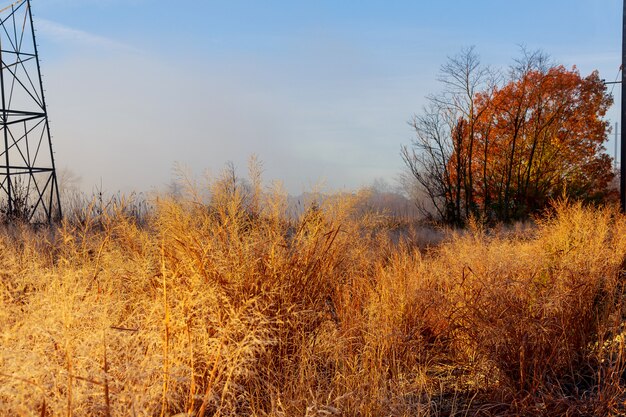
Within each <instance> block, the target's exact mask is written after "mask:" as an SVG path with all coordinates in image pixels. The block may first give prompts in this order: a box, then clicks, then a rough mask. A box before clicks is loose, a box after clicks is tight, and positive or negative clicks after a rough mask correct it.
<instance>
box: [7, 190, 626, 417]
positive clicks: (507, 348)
mask: <svg viewBox="0 0 626 417" xmlns="http://www.w3.org/2000/svg"><path fill="white" fill-rule="evenodd" d="M252 184H253V186H252V187H249V191H250V192H249V193H246V194H244V193H243V192H242V190H241V189H240V188H237V187H229V183H228V181H226V180H224V179H222V181H220V180H218V181H215V182H214V184H213V186H212V187H213V188H212V190H211V191H212V199H211V203H210V204H209V203H205V202H202V201H201V199H199V198H197V196H194V195H189V196H188V198H183V199H176V200H174V199H170V198H167V197H160V198H159V199H155V201H154V207H153V208H152V210H150V211H148V212H147V214H145V217H144V218H142V219H141V221H137V218H136V216H133V215H130V214H129V211H128V210H125V208H124V204H123V202H122V203H121V204H117V205H116V206H115V207H109V208H108V209H107V210H102V211H100V212H98V211H97V210H95V211H94V210H93V209H92V208H86V209H85V210H84V211H83V213H82V215H81V216H75V217H73V221H66V222H65V223H64V224H63V225H61V226H59V227H57V228H54V229H52V230H50V229H39V230H33V229H32V228H30V227H27V226H14V225H13V226H6V227H5V228H4V229H3V230H2V235H1V236H0V303H1V308H0V415H7V416H9V415H16V416H31V415H32V416H53V415H54V416H56V415H64V416H70V415H73V416H127V415H128V416H173V415H177V414H179V415H187V416H201V415H207V416H208V415H251V416H252V415H253V416H328V415H341V416H387V415H394V416H436V415H475V414H480V415H566V414H567V413H569V415H610V414H618V413H619V412H623V411H624V408H623V402H624V400H625V398H626V397H625V396H624V388H625V381H624V379H623V377H624V369H625V368H624V363H623V362H624V357H625V356H624V340H623V335H622V316H623V296H624V282H623V280H624V277H623V268H624V265H623V262H624V260H625V259H626V219H625V218H624V217H623V216H621V215H619V214H618V213H617V212H615V211H613V210H612V209H591V208H584V207H582V206H580V205H578V204H566V203H562V204H558V205H556V207H555V209H554V211H553V212H552V214H551V215H550V216H547V217H546V218H544V219H542V220H538V221H537V225H536V226H533V227H527V228H524V229H520V230H514V229H510V228H503V229H502V230H500V231H498V230H495V231H494V230H484V229H482V228H481V227H480V226H474V227H472V228H471V229H470V230H469V231H465V232H462V233H460V232H457V233H455V232H446V233H445V237H444V238H443V241H442V242H441V243H438V244H437V245H435V246H431V247H428V248H426V247H424V246H423V245H417V244H415V243H414V242H416V241H417V240H419V239H416V238H415V237H414V236H413V238H410V237H411V233H409V232H407V233H406V236H407V238H406V239H402V238H400V239H398V237H397V234H396V235H394V234H390V233H387V229H386V228H385V227H383V226H381V225H385V224H389V223H388V222H386V221H381V217H380V216H377V215H373V214H367V213H363V211H362V210H358V209H357V207H359V198H360V197H359V196H358V195H355V196H343V197H342V198H340V199H329V200H328V201H327V202H325V203H322V204H321V206H319V207H317V206H312V207H311V208H310V209H309V210H307V211H306V212H305V213H303V214H302V215H300V216H299V217H298V218H295V219H294V218H293V216H290V215H289V213H287V211H288V208H287V202H286V195H285V194H284V193H283V192H282V191H281V190H280V188H276V189H270V190H265V191H262V187H261V186H260V185H259V183H258V181H257V182H255V181H254V178H253V181H252ZM255 184H256V185H255ZM230 185H232V184H230ZM442 233H443V232H442Z"/></svg>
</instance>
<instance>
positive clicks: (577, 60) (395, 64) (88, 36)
mask: <svg viewBox="0 0 626 417" xmlns="http://www.w3.org/2000/svg"><path fill="white" fill-rule="evenodd" d="M10 2H11V1H10V0H9V1H5V2H4V3H6V4H10ZM4 3H3V2H2V0H0V6H2V5H4ZM32 8H33V15H34V24H35V28H36V30H37V41H38V43H39V45H40V46H39V54H40V60H41V68H42V74H43V76H44V78H43V82H44V87H45V89H46V100H47V103H48V114H49V118H50V126H51V132H52V135H53V147H54V151H55V160H56V165H57V168H58V169H59V171H61V172H63V171H70V172H71V173H73V175H74V176H75V177H80V187H81V188H82V189H83V190H84V191H86V192H89V191H92V190H94V189H96V188H97V189H100V190H103V191H106V192H116V191H121V192H124V193H128V192H132V191H151V190H160V189H164V188H165V187H167V185H168V184H169V183H171V181H172V180H173V179H175V178H177V177H178V176H179V175H180V174H179V172H180V171H184V172H188V173H190V174H188V175H197V176H201V175H203V173H204V172H209V173H212V174H214V175H215V174H217V173H219V171H220V170H221V169H222V168H223V167H224V165H225V164H226V163H227V162H229V161H230V162H232V163H233V164H234V165H235V166H236V167H237V169H238V172H239V173H240V174H241V175H242V176H243V175H245V173H246V170H247V161H248V159H249V157H250V156H251V155H252V154H255V155H257V157H258V158H259V159H260V160H261V161H262V163H263V169H264V178H265V180H266V182H270V181H273V180H280V181H282V183H283V184H284V186H285V188H286V189H287V190H288V191H289V192H290V193H293V194H298V193H301V192H305V191H309V190H311V189H313V188H316V187H318V186H320V185H321V186H322V187H323V188H324V189H328V190H352V189H355V188H358V187H362V186H368V185H370V184H372V183H373V182H374V181H380V180H383V181H386V182H388V183H390V184H393V183H394V181H395V179H396V178H397V177H398V175H399V173H400V172H401V171H402V170H403V163H402V159H401V157H400V147H401V145H403V144H409V143H410V141H411V139H412V131H411V128H410V126H409V125H408V121H409V120H410V119H411V117H412V116H413V115H414V114H415V113H419V112H420V110H421V109H422V107H423V106H424V104H425V103H426V101H425V97H426V96H427V95H429V94H433V93H436V92H437V91H439V90H440V88H441V87H440V85H439V84H438V82H437V76H438V71H439V68H440V66H441V65H442V64H443V63H445V62H446V60H447V58H448V57H449V56H453V55H455V54H457V53H458V52H459V51H460V50H461V49H462V48H464V47H469V46H474V47H475V48H476V51H477V52H478V53H479V54H480V56H481V60H482V62H483V63H485V64H487V65H491V66H493V67H496V68H506V67H507V66H508V65H510V64H511V63H512V61H513V59H514V58H516V57H518V56H519V55H520V46H521V45H524V46H525V47H526V48H527V49H529V50H536V49H541V50H542V51H543V52H545V53H547V54H549V55H550V56H551V57H552V58H553V60H554V61H556V62H558V63H561V64H563V65H565V66H567V67H571V66H573V65H576V66H577V67H578V68H579V70H580V71H581V73H582V74H583V75H586V74H588V73H590V72H591V71H592V70H594V69H598V70H599V71H600V76H601V77H602V78H605V79H606V80H607V81H608V80H610V81H613V80H615V78H616V76H617V75H618V70H619V66H620V60H621V27H622V21H621V19H622V2H621V1H617V0H549V1H547V0H541V1H540V0H526V1H524V2H519V1H511V2H508V1H501V0H473V1H469V0H467V1H465V0H463V1H461V0H436V1H435V0H428V1H426V0H412V1H411V0H396V1H394V0H386V1H382V0H380V1H374V0H361V1H354V0H353V1H348V0H316V1H296V0H291V1H279V0H266V1H259V0H257V1H252V0H228V1H226V0H221V1H214V0H202V1H200V0H187V1H181V0H178V1H162V0H32ZM619 90H620V89H619V88H615V89H614V96H615V99H616V103H619V100H620V96H619ZM616 107H617V106H614V108H613V109H612V110H611V112H610V113H609V115H608V118H609V119H610V120H611V121H612V123H613V121H615V120H617V117H618V113H617V112H618V111H619V109H618V108H616ZM613 146H614V145H613V139H611V141H610V142H609V143H608V144H607V149H608V151H609V153H610V154H613V152H614V148H613Z"/></svg>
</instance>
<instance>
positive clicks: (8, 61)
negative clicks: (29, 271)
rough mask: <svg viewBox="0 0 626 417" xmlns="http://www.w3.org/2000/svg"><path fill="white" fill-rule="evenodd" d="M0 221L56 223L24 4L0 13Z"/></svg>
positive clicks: (53, 181)
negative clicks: (0, 218)
mask: <svg viewBox="0 0 626 417" xmlns="http://www.w3.org/2000/svg"><path fill="white" fill-rule="evenodd" d="M0 66H1V67H0V106H1V108H0V217H2V218H3V219H4V220H5V221H12V220H15V219H19V220H24V221H28V222H32V223H50V222H52V221H54V220H57V219H60V218H61V199H60V195H59V186H58V182H57V175H56V170H55V166H54V154H53V152H52V141H51V136H50V129H49V125H48V112H47V108H46V100H45V98H44V89H43V83H42V80H41V69H40V65H39V55H38V52H37V43H36V41H35V29H34V26H33V15H32V13H31V5H30V0H19V1H16V2H15V3H13V4H11V5H9V6H7V7H5V8H3V9H0Z"/></svg>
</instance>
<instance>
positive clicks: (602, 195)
mask: <svg viewBox="0 0 626 417" xmlns="http://www.w3.org/2000/svg"><path fill="white" fill-rule="evenodd" d="M439 81H440V82H441V83H442V85H443V89H442V91H441V92H440V93H439V94H436V95H431V96H429V97H428V104H427V106H426V107H425V108H424V109H423V111H422V112H421V113H419V114H416V115H415V116H414V117H413V119H412V120H411V122H410V124H411V126H412V128H413V129H414V131H415V137H414V139H413V141H412V143H411V144H410V145H409V146H403V147H402V150H401V154H402V158H403V160H404V162H405V164H406V166H407V167H408V171H409V173H410V175H411V176H412V178H414V180H415V182H416V183H417V185H418V186H419V187H420V188H421V191H422V193H423V195H425V197H426V198H425V200H424V201H421V202H420V206H421V208H422V209H423V210H424V211H427V212H428V213H429V214H430V215H433V216H436V217H437V218H439V220H442V221H444V222H446V223H448V224H454V225H459V226H461V225H463V224H464V223H465V222H466V221H467V219H469V218H470V217H476V218H480V219H482V220H483V221H486V222H496V221H511V220H516V219H523V218H526V217H528V216H529V215H531V214H533V213H535V212H537V211H540V210H542V209H544V208H545V207H546V205H547V204H549V202H550V201H551V200H552V199H554V198H557V197H559V196H567V197H570V198H576V199H582V200H585V201H602V200H605V199H606V198H608V197H609V196H610V195H611V194H612V193H613V192H614V191H611V189H610V183H611V181H612V179H613V177H614V172H613V170H612V160H611V158H610V157H609V156H608V155H607V154H606V153H604V150H605V148H604V143H605V142H606V140H607V139H608V133H609V132H610V126H609V122H608V121H606V120H604V116H605V114H606V112H607V110H608V108H609V107H610V106H611V105H612V103H613V99H612V97H611V95H610V94H609V93H608V92H607V89H606V86H605V84H604V82H603V80H601V79H600V77H599V74H598V72H597V71H594V72H592V73H591V74H590V75H588V76H586V77H583V76H581V75H580V72H579V71H578V70H577V69H576V67H573V68H571V69H567V68H565V67H564V66H562V65H557V64H553V63H552V62H550V59H549V58H548V57H547V56H546V55H545V54H543V53H542V52H528V51H525V50H523V51H522V54H521V57H520V58H518V59H516V60H515V61H514V64H513V65H512V66H511V67H510V68H509V70H508V71H506V72H502V71H496V70H493V69H492V68H489V67H487V66H484V65H482V64H481V62H480V59H479V56H478V54H477V53H476V51H475V50H474V48H467V49H464V50H462V51H461V52H460V53H459V54H458V55H456V56H453V57H451V58H449V60H448V62H447V63H445V64H444V65H442V67H441V71H440V77H439Z"/></svg>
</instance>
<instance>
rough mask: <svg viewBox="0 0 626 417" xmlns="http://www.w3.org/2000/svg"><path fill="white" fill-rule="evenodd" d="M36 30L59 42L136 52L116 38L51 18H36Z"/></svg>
mask: <svg viewBox="0 0 626 417" xmlns="http://www.w3.org/2000/svg"><path fill="white" fill-rule="evenodd" d="M36 26H37V30H38V31H39V32H41V33H42V34H43V35H44V36H46V37H47V38H49V39H52V40H54V41H56V42H59V43H64V44H66V43H73V44H76V45H81V46H89V47H97V48H102V49H109V50H116V51H122V52H138V50H137V48H135V47H133V46H131V45H128V44H125V43H123V42H119V41H117V40H114V39H111V38H107V37H104V36H99V35H96V34H93V33H89V32H85V31H83V30H80V29H74V28H71V27H69V26H65V25H62V24H60V23H57V22H53V21H51V20H47V19H42V18H38V19H37V25H36Z"/></svg>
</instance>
